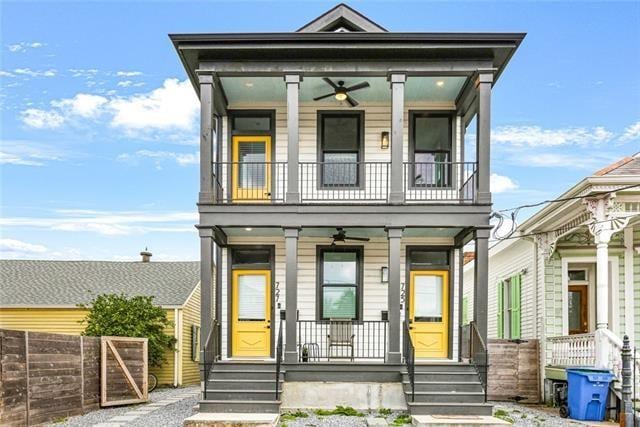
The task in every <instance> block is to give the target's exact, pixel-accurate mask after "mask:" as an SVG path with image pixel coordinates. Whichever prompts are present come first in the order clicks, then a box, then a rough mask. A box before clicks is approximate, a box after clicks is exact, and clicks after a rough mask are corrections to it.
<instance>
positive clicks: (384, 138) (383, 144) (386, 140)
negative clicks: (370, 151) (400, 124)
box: [380, 132, 389, 150]
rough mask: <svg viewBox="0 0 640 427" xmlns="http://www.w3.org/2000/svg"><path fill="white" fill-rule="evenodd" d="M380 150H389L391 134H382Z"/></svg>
mask: <svg viewBox="0 0 640 427" xmlns="http://www.w3.org/2000/svg"><path fill="white" fill-rule="evenodd" d="M380 148H381V149H383V150H386V149H388V148H389V132H382V133H381V134H380Z"/></svg>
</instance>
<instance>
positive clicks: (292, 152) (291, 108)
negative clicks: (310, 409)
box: [274, 74, 302, 204]
mask: <svg viewBox="0 0 640 427" xmlns="http://www.w3.org/2000/svg"><path fill="white" fill-rule="evenodd" d="M301 80H302V78H301V77H300V76H299V75H297V74H287V75H286V76H285V77H284V81H285V83H286V85H287V137H288V140H287V169H288V170H287V194H286V199H285V200H286V202H287V203H291V204H296V203H299V202H300V191H299V186H298V174H299V170H298V169H299V167H298V162H299V158H298V156H299V152H300V144H299V139H300V129H299V128H300V119H299V117H300V114H299V109H298V103H299V97H300V95H299V94H300V81H301ZM274 143H275V141H274Z"/></svg>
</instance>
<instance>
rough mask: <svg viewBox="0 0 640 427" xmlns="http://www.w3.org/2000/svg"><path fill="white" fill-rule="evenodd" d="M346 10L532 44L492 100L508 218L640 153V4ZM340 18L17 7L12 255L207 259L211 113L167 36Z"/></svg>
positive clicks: (11, 68) (7, 18) (10, 11)
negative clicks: (202, 144)
mask: <svg viewBox="0 0 640 427" xmlns="http://www.w3.org/2000/svg"><path fill="white" fill-rule="evenodd" d="M349 4H350V5H351V6H353V7H355V8H356V9H358V10H360V11H361V12H362V13H364V14H365V15H367V16H369V17H370V18H372V19H373V20H375V21H377V22H379V23H380V24H381V25H383V26H385V27H386V28H388V29H389V30H391V31H518V32H520V31H523V32H527V33H528V36H527V38H526V39H525V42H524V43H523V44H522V46H521V47H520V49H519V51H518V52H517V54H516V56H515V57H514V58H513V60H512V61H511V63H510V65H509V67H508V69H507V70H506V72H505V73H504V74H503V75H502V77H501V78H500V81H499V82H498V84H497V86H496V87H495V89H494V93H493V100H492V102H493V115H492V128H493V136H494V138H493V148H492V150H493V151H492V154H493V157H492V170H493V172H494V173H495V174H496V176H495V177H494V184H495V186H494V191H495V193H494V201H495V209H503V208H508V207H512V206H516V205H520V204H524V203H531V202H537V201H540V200H543V199H546V198H552V197H554V196H557V195H559V194H560V193H562V192H564V191H565V190H566V189H568V188H569V187H570V186H571V185H573V184H574V183H576V182H577V181H579V180H580V179H581V178H582V177H584V176H585V175H587V174H589V173H592V172H593V171H595V170H597V169H599V168H600V167H603V166H605V165H607V164H609V163H611V162H613V161H615V160H617V159H619V158H621V157H623V156H626V155H630V154H633V153H635V152H638V151H640V73H639V72H638V70H640V25H639V23H640V2H637V1H636V2H621V3H616V2H602V3H599V2H576V1H572V2H551V1H545V2H480V1H475V2H457V1H452V2H440V1H438V2H429V1H420V2H409V3H406V4H403V3H402V2H398V1H394V2H383V1H353V2H350V3H349ZM334 5H335V2H333V1H331V2H326V1H305V2H301V1H300V2H293V1H291V2H266V1H261V2H250V1H236V2H205V1H200V2H179V3H178V2H146V1H144V2H143V1H141V2H137V3H135V2H98V1H92V2H60V3H58V2H53V1H47V2H33V1H29V2H6V1H5V2H2V3H1V4H0V7H1V8H2V10H1V19H2V21H1V23H0V27H1V31H2V34H1V38H0V39H1V46H0V49H1V66H0V79H1V85H0V120H1V124H0V126H1V128H0V167H1V168H2V169H1V186H2V187H1V191H2V192H1V201H0V203H1V209H2V218H1V220H0V221H1V222H0V225H1V226H2V231H1V237H0V238H1V240H0V257H3V258H7V257H9V258H53V259H86V258H91V259H107V260H118V259H137V258H138V255H137V253H138V252H139V251H140V250H141V249H143V248H144V247H148V248H149V249H150V250H151V251H153V253H154V260H158V261H160V260H177V259H197V257H198V247H199V246H198V242H197V235H196V233H195V231H194V228H193V224H194V223H195V222H196V214H195V200H196V196H197V191H198V188H197V185H198V167H197V161H198V160H197V149H198V147H197V141H198V136H197V135H198V131H197V126H198V107H197V100H196V98H195V94H194V93H193V91H192V89H191V87H190V86H189V85H188V84H187V83H186V82H185V79H186V76H185V73H184V71H183V69H182V66H181V64H180V62H179V61H178V58H177V55H176V53H175V51H174V49H173V46H172V45H171V43H170V42H169V40H168V38H167V34H168V33H178V32H250V31H293V30H295V29H296V28H298V27H299V26H301V25H302V24H304V23H306V22H308V21H309V20H311V19H313V18H314V17H316V16H317V15H319V14H321V13H322V12H324V11H325V10H327V9H329V8H330V7H332V6H334ZM409 11H410V13H408V12H409ZM239 17H241V19H239ZM530 213H531V212H525V213H524V214H523V216H522V217H521V218H520V219H524V218H525V217H526V215H528V214H530Z"/></svg>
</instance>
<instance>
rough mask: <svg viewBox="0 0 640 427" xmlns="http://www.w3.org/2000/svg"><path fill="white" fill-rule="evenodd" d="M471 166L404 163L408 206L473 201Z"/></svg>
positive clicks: (474, 182)
mask: <svg viewBox="0 0 640 427" xmlns="http://www.w3.org/2000/svg"><path fill="white" fill-rule="evenodd" d="M476 177H477V172H476V163H475V162H405V163H404V170H403V182H404V192H405V199H406V200H407V201H409V202H411V201H413V202H425V201H452V202H468V203H471V202H473V201H474V200H475V194H476Z"/></svg>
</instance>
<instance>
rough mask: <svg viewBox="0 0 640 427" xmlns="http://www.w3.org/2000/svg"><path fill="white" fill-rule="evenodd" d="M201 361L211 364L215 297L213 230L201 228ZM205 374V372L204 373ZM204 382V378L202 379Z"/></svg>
mask: <svg viewBox="0 0 640 427" xmlns="http://www.w3.org/2000/svg"><path fill="white" fill-rule="evenodd" d="M199 233H200V361H201V363H203V364H206V363H211V362H212V361H211V360H207V352H206V351H205V350H206V349H205V346H206V344H207V339H208V338H209V334H210V333H211V326H212V325H211V319H212V307H211V301H212V299H213V298H212V296H213V230H212V229H211V228H200V229H199ZM202 374H204V371H202ZM201 379H202V380H204V377H203V378H201Z"/></svg>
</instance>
